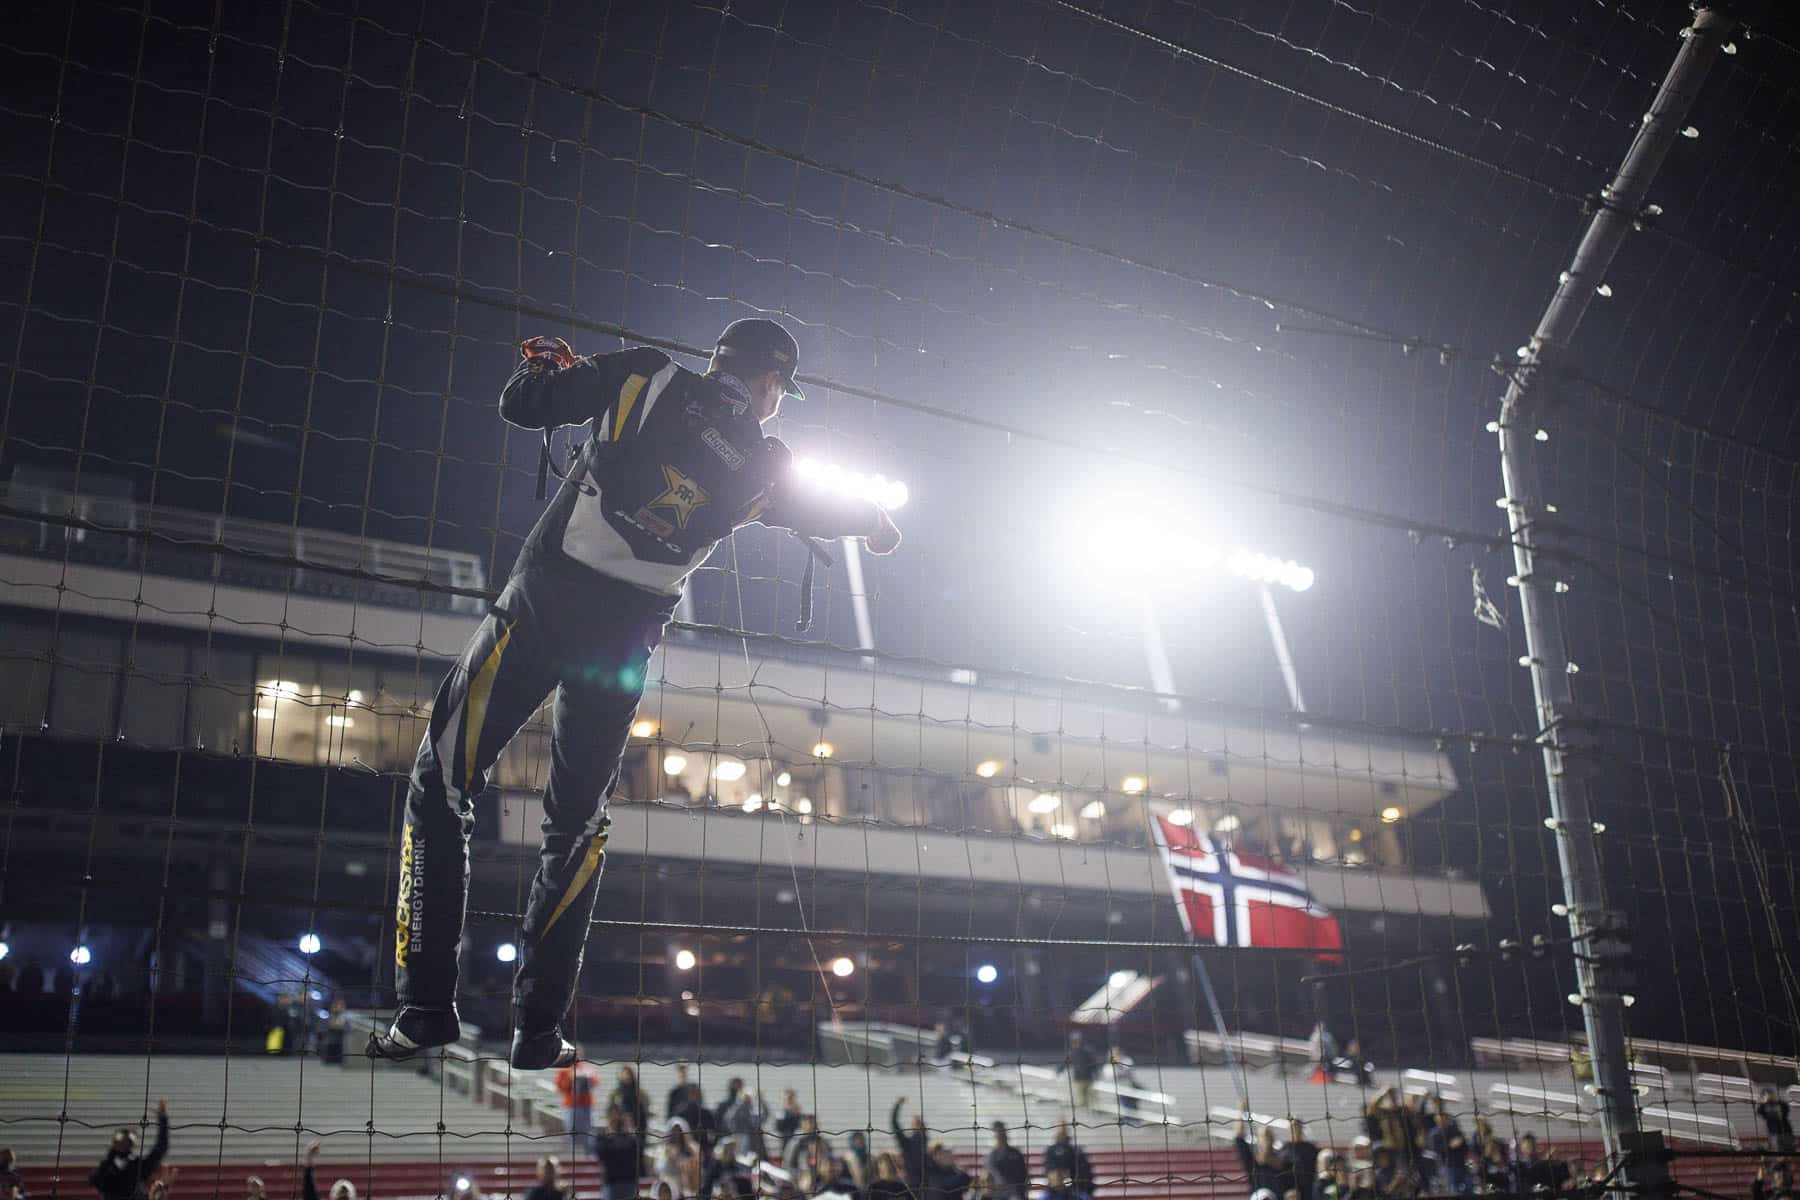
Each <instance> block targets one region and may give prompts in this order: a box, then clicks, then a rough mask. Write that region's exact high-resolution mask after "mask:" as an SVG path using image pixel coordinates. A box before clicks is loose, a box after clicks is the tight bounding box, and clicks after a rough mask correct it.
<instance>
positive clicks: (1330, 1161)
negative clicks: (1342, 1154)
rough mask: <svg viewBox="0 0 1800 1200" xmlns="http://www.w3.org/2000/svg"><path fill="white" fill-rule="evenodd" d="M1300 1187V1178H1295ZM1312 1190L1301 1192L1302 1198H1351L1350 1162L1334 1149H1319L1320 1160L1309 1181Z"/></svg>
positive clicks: (1315, 1199)
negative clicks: (1338, 1154)
mask: <svg viewBox="0 0 1800 1200" xmlns="http://www.w3.org/2000/svg"><path fill="white" fill-rule="evenodd" d="M1295 1184H1296V1188H1295V1190H1297V1191H1298V1190H1299V1189H1298V1184H1299V1180H1295ZM1308 1187H1309V1188H1310V1189H1311V1191H1310V1192H1305V1191H1303V1192H1300V1200H1307V1197H1308V1196H1309V1195H1310V1196H1311V1197H1312V1200H1350V1164H1348V1163H1346V1162H1345V1161H1344V1160H1343V1159H1341V1158H1339V1157H1338V1156H1337V1153H1336V1152H1335V1151H1332V1150H1321V1151H1319V1158H1318V1162H1317V1164H1316V1166H1315V1168H1314V1171H1313V1177H1312V1179H1311V1180H1310V1181H1308Z"/></svg>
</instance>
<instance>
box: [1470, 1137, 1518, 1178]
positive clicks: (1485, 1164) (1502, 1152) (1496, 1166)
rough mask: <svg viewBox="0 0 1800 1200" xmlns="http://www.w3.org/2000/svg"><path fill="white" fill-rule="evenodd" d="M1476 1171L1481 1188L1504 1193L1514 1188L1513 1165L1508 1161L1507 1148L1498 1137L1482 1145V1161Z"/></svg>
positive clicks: (1477, 1164)
mask: <svg viewBox="0 0 1800 1200" xmlns="http://www.w3.org/2000/svg"><path fill="white" fill-rule="evenodd" d="M1475 1170H1476V1178H1477V1181H1478V1184H1479V1186H1481V1187H1483V1188H1486V1189H1488V1190H1489V1191H1495V1192H1504V1191H1505V1190H1506V1189H1507V1188H1509V1187H1511V1186H1512V1164H1511V1163H1509V1162H1507V1161H1506V1147H1505V1146H1503V1145H1501V1144H1500V1139H1499V1138H1497V1137H1490V1138H1488V1139H1487V1140H1486V1141H1484V1142H1483V1143H1482V1144H1481V1161H1480V1162H1478V1163H1476V1164H1475Z"/></svg>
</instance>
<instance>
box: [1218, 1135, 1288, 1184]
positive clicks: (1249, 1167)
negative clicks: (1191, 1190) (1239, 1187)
mask: <svg viewBox="0 0 1800 1200" xmlns="http://www.w3.org/2000/svg"><path fill="white" fill-rule="evenodd" d="M1248 1132H1249V1126H1248V1125H1246V1124H1245V1123H1244V1122H1243V1121H1239V1122H1238V1123H1237V1132H1236V1133H1235V1134H1234V1135H1233V1136H1232V1139H1231V1144H1232V1145H1233V1146H1234V1147H1235V1148H1236V1149H1237V1154H1238V1162H1239V1164H1240V1165H1242V1166H1243V1168H1244V1182H1245V1185H1246V1187H1247V1190H1248V1191H1249V1193H1250V1194H1251V1195H1255V1194H1256V1193H1257V1192H1261V1191H1267V1192H1269V1193H1270V1194H1271V1195H1274V1196H1276V1197H1280V1196H1283V1195H1285V1194H1286V1193H1287V1190H1288V1189H1289V1188H1291V1187H1293V1186H1294V1173H1293V1171H1292V1170H1290V1169H1289V1168H1288V1166H1287V1165H1286V1164H1285V1163H1283V1162H1282V1160H1281V1155H1280V1153H1279V1152H1277V1151H1276V1149H1275V1130H1274V1129H1272V1128H1270V1127H1269V1126H1267V1125H1264V1126H1263V1127H1262V1128H1261V1129H1260V1130H1258V1131H1257V1134H1256V1145H1255V1146H1252V1145H1251V1144H1250V1142H1249V1140H1248V1139H1247V1138H1246V1137H1245V1134H1247V1133H1248Z"/></svg>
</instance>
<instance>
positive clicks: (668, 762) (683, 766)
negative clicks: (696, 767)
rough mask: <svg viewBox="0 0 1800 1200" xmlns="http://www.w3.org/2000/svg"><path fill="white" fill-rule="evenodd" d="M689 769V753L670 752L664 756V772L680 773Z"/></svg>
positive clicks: (665, 773)
mask: <svg viewBox="0 0 1800 1200" xmlns="http://www.w3.org/2000/svg"><path fill="white" fill-rule="evenodd" d="M685 770H687V755H685V754H669V755H665V756H664V757H663V774H664V775H679V774H681V773H682V772H683V771H685Z"/></svg>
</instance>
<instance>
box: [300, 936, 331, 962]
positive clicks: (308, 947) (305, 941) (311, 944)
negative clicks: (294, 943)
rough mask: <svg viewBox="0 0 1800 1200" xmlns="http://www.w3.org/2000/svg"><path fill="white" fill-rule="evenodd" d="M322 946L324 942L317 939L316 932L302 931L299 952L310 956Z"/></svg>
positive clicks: (322, 947)
mask: <svg viewBox="0 0 1800 1200" xmlns="http://www.w3.org/2000/svg"><path fill="white" fill-rule="evenodd" d="M324 947H325V944H324V943H323V942H321V941H320V940H319V935H318V934H316V933H303V934H301V935H300V953H302V954H304V955H306V956H307V957H309V958H310V957H311V956H312V955H315V954H317V953H318V952H319V951H320V950H322V949H324Z"/></svg>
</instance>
